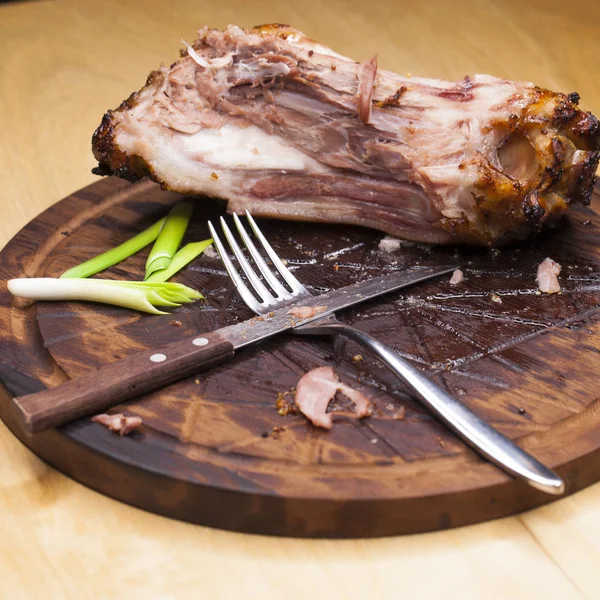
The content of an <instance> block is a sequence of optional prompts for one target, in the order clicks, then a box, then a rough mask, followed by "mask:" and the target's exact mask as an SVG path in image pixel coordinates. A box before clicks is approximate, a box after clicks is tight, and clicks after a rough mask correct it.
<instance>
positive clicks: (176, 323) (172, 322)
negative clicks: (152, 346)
mask: <svg viewBox="0 0 600 600" xmlns="http://www.w3.org/2000/svg"><path fill="white" fill-rule="evenodd" d="M169 325H172V326H173V327H183V323H182V322H181V321H177V320H176V319H173V320H172V321H169Z"/></svg>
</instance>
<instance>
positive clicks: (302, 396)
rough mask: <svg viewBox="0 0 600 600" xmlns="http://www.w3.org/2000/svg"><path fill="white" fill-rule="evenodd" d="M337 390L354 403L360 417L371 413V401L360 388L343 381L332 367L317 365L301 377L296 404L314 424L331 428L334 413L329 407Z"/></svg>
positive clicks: (297, 388)
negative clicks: (354, 387) (328, 409)
mask: <svg viewBox="0 0 600 600" xmlns="http://www.w3.org/2000/svg"><path fill="white" fill-rule="evenodd" d="M337 392H341V393H342V394H344V396H346V397H347V398H348V399H349V400H351V401H352V402H353V403H354V407H355V412H356V416H357V417H358V418H362V417H367V416H369V415H370V414H371V412H372V410H373V407H372V404H371V401H370V400H369V399H368V398H367V397H366V396H365V395H364V394H362V393H361V392H359V391H358V390H355V389H353V388H351V387H350V386H348V385H346V384H345V383H342V382H341V381H340V380H339V378H338V376H337V375H336V374H335V372H334V370H333V369H332V368H331V367H317V368H316V369H312V370H311V371H309V372H308V373H306V374H304V375H303V376H302V377H301V378H300V381H298V385H297V387H296V405H297V406H298V408H299V409H300V411H301V412H302V414H303V415H305V416H306V417H307V418H308V419H309V420H310V421H311V422H312V424H313V425H316V426H317V427H323V428H324V429H331V427H332V426H333V413H328V412H327V407H328V406H329V403H330V402H331V400H332V399H333V397H334V396H335V395H336V393H337Z"/></svg>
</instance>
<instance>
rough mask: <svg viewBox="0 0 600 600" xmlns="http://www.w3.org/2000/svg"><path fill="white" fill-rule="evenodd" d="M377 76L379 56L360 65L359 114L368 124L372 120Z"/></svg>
mask: <svg viewBox="0 0 600 600" xmlns="http://www.w3.org/2000/svg"><path fill="white" fill-rule="evenodd" d="M376 77H377V57H376V56H374V57H373V58H371V59H369V60H367V61H365V62H364V63H362V64H361V65H359V66H358V94H357V103H358V116H359V117H360V120H361V121H362V122H363V123H364V124H365V125H367V124H368V123H369V121H370V120H371V109H372V106H373V87H374V85H375V78H376Z"/></svg>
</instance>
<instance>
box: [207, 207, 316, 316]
mask: <svg viewBox="0 0 600 600" xmlns="http://www.w3.org/2000/svg"><path fill="white" fill-rule="evenodd" d="M246 218H247V219H248V223H249V224H250V227H251V228H252V231H253V232H254V235H255V236H256V239H257V240H258V241H259V242H260V245H261V246H262V248H263V249H264V250H265V252H266V253H267V256H268V257H269V259H270V261H271V263H272V265H273V266H274V267H275V269H276V270H277V272H278V273H279V275H281V277H282V278H283V280H284V281H285V282H286V283H287V284H288V285H289V286H290V289H291V291H290V290H287V289H286V288H285V287H284V286H283V285H282V284H281V282H280V281H279V280H278V279H277V277H276V276H275V274H274V273H273V271H272V270H271V269H270V268H269V266H268V265H267V263H266V262H265V261H264V259H263V257H262V256H261V255H260V253H259V251H258V250H257V248H256V246H255V244H254V242H253V241H252V239H251V238H250V235H249V234H248V232H247V231H246V229H245V228H244V226H243V225H242V222H241V221H240V219H239V217H238V216H237V215H235V214H234V215H233V222H234V223H235V226H236V228H237V230H238V232H239V234H240V237H241V239H242V242H243V244H244V246H245V247H246V249H247V250H248V252H249V254H250V256H251V257H252V260H253V261H254V263H255V265H256V266H257V267H258V270H259V271H260V273H261V274H262V276H263V277H264V279H265V281H266V282H267V283H268V285H269V286H270V288H271V289H270V290H269V288H268V287H267V286H266V285H265V284H264V283H263V282H262V281H261V279H260V277H259V275H258V274H257V272H256V270H255V269H254V268H253V267H252V265H251V264H250V262H249V261H248V259H247V258H246V257H245V256H244V253H243V252H242V249H241V248H240V246H239V244H238V242H237V241H236V239H235V236H234V235H233V233H232V232H231V230H230V229H229V227H228V225H227V223H226V222H225V219H223V217H221V219H220V221H221V228H222V229H223V233H224V234H225V237H226V238H227V242H228V243H229V247H230V248H231V250H232V252H233V254H234V256H235V258H236V260H237V262H238V263H239V265H240V266H241V267H242V271H243V272H244V274H245V275H246V278H247V279H248V282H249V284H250V285H251V287H252V289H253V290H254V292H255V293H256V295H257V296H258V298H260V300H261V301H260V302H258V301H257V300H256V298H255V297H254V295H253V294H252V292H251V291H250V289H249V288H248V286H247V285H246V283H245V282H244V280H243V279H242V276H241V275H240V273H239V272H238V270H237V269H236V268H235V266H234V264H233V262H232V260H231V259H230V258H229V255H228V254H227V251H226V249H225V246H224V245H223V242H221V239H220V238H219V236H218V235H217V232H216V230H215V228H214V227H213V225H212V223H211V222H210V221H209V223H208V228H209V230H210V233H211V235H212V237H213V240H214V242H215V246H216V248H217V251H218V253H219V256H220V257H221V260H222V261H223V264H224V265H225V268H226V269H227V273H229V276H230V277H231V279H232V281H233V283H234V285H235V287H236V288H237V290H238V292H239V293H240V295H241V297H242V299H243V300H244V302H245V303H246V305H247V306H248V308H250V309H251V310H253V311H254V312H255V313H257V314H259V315H260V314H264V313H266V312H268V311H269V310H270V309H272V308H279V307H281V306H282V305H283V304H287V303H288V302H289V301H290V300H294V299H296V298H298V297H299V296H303V295H308V292H307V290H306V289H305V288H304V286H303V285H302V284H301V283H300V282H299V281H298V280H297V279H296V278H295V277H294V276H293V275H292V274H291V273H290V271H289V269H288V268H287V267H286V266H285V265H284V264H283V262H282V260H281V259H280V258H279V256H277V253H276V252H275V250H273V248H272V247H271V244H269V242H268V241H267V240H266V238H265V236H264V235H263V233H262V232H261V230H260V229H259V228H258V225H257V224H256V221H255V220H254V219H253V218H252V216H251V215H250V213H249V212H248V211H246Z"/></svg>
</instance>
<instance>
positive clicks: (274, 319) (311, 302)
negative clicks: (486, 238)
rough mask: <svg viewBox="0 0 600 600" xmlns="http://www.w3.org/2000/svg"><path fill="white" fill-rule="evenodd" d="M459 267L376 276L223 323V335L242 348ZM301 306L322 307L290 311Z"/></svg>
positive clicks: (220, 331) (236, 347) (221, 330)
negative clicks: (313, 310)
mask: <svg viewBox="0 0 600 600" xmlns="http://www.w3.org/2000/svg"><path fill="white" fill-rule="evenodd" d="M457 268H458V267H456V266H442V267H436V268H425V269H419V270H412V271H402V272H400V273H393V274H391V275H382V276H380V277H374V278H372V279H367V280H365V281H359V282H357V283H353V284H351V285H348V286H346V287H342V288H339V289H337V290H331V291H329V292H325V293H324V294H320V295H319V296H310V297H306V298H303V299H302V300H301V301H299V302H297V303H295V304H291V305H289V306H286V307H285V308H280V309H279V310H274V311H273V312H272V313H269V316H266V317H254V318H252V319H249V320H248V321H244V322H243V323H237V324H235V325H229V326H227V327H223V328H221V329H219V330H218V331H219V334H220V335H221V337H223V338H225V339H226V340H229V341H230V342H231V343H232V344H233V346H234V348H235V349H236V350H239V349H241V348H243V347H244V346H248V345H249V344H255V343H257V342H259V341H261V340H264V339H266V338H269V337H271V336H273V335H277V334H279V333H282V332H284V331H287V330H290V329H294V328H296V327H301V326H302V325H307V324H309V323H312V322H314V321H319V320H321V319H326V318H327V317H329V316H331V315H333V314H334V313H336V312H338V311H340V310H343V309H345V308H349V307H350V306H353V305H355V304H360V303H361V302H365V301H367V300H371V299H373V298H377V297H378V296H381V295H383V294H388V293H389V292H393V291H394V290H398V289H401V288H403V287H407V286H409V285H413V284H415V283H419V282H420V281H426V280H427V279H431V278H432V277H438V276H440V275H444V274H446V273H450V272H452V271H454V270H455V269H457ZM300 307H301V308H312V307H318V308H319V309H320V310H319V311H318V312H317V313H315V314H314V315H312V316H310V317H307V318H304V319H301V318H299V317H297V316H294V315H293V314H290V311H291V310H293V309H294V308H300Z"/></svg>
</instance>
